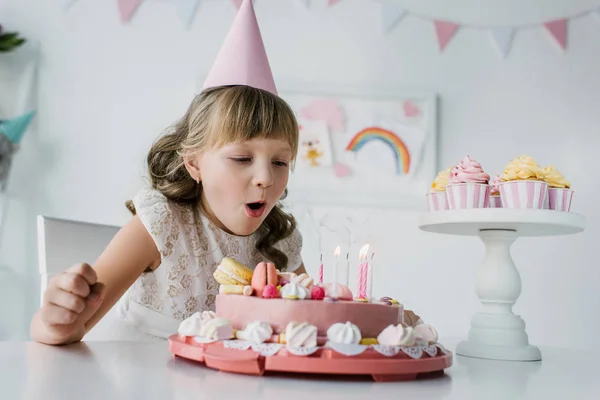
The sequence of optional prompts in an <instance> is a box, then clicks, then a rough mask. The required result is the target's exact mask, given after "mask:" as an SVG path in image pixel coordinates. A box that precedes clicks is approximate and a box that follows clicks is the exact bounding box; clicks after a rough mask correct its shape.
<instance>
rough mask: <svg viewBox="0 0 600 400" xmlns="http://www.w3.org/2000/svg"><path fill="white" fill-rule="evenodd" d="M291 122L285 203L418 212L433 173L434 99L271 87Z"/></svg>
mask: <svg viewBox="0 0 600 400" xmlns="http://www.w3.org/2000/svg"><path fill="white" fill-rule="evenodd" d="M279 95H280V96H281V97H282V98H283V99H285V100H286V101H287V102H288V103H289V104H290V105H291V107H292V108H293V109H294V112H295V114H296V116H297V118H298V123H299V131H300V141H299V152H298V159H297V162H296V164H295V166H294V170H293V172H292V174H291V176H290V183H289V192H290V195H289V199H290V200H289V201H290V202H292V203H295V202H307V203H308V204H313V205H332V206H342V207H375V208H378V207H386V208H387V207H392V208H420V207H421V206H422V204H425V197H424V196H425V193H427V192H428V190H429V187H430V185H431V181H432V179H433V178H434V177H435V175H436V173H437V169H438V165H437V160H438V154H437V146H438V132H437V129H438V128H437V112H438V104H437V103H438V100H437V96H436V94H435V93H434V92H432V91H429V90H425V89H416V88H411V87H403V86H394V85H386V86H380V87H377V86H372V85H368V86H367V85H365V86H339V87H336V86H331V85H317V84H302V85H292V84H288V85H279Z"/></svg>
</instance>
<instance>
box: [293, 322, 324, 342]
mask: <svg viewBox="0 0 600 400" xmlns="http://www.w3.org/2000/svg"><path fill="white" fill-rule="evenodd" d="M285 341H286V343H287V345H288V346H290V347H315V346H316V345H317V327H316V326H314V325H311V324H309V323H308V322H301V323H298V322H290V323H289V324H288V325H287V326H286V327H285Z"/></svg>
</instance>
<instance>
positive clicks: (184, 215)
mask: <svg viewBox="0 0 600 400" xmlns="http://www.w3.org/2000/svg"><path fill="white" fill-rule="evenodd" d="M132 202H133V205H134V206H135V212H136V214H137V215H138V216H139V218H140V220H141V221H142V224H143V225H144V227H145V228H146V230H147V231H148V233H149V234H150V236H151V237H152V239H153V240H154V242H155V243H156V245H157V247H158V250H159V251H160V253H161V254H162V255H163V257H164V256H165V255H166V254H169V253H170V250H171V249H172V248H173V247H174V246H175V245H176V244H177V243H178V242H181V241H192V240H193V239H194V238H192V237H190V236H191V235H192V234H193V235H195V236H196V235H198V234H200V232H199V231H198V229H197V227H196V226H195V224H194V212H193V209H192V208H191V207H190V206H188V205H185V204H179V203H177V202H175V201H171V200H169V199H167V198H166V197H165V195H163V194H162V193H161V192H159V191H158V190H156V189H152V188H144V189H141V190H140V191H138V192H137V193H136V195H135V196H134V197H133V199H132ZM192 228H194V229H192Z"/></svg>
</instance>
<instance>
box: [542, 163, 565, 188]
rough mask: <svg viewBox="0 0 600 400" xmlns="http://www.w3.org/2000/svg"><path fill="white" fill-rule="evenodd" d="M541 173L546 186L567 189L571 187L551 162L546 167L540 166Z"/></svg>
mask: <svg viewBox="0 0 600 400" xmlns="http://www.w3.org/2000/svg"><path fill="white" fill-rule="evenodd" d="M541 174H542V177H543V179H544V181H546V183H547V184H548V187H551V188H561V189H569V188H570V187H571V183H570V182H569V181H568V180H566V179H565V177H564V176H563V174H561V173H560V172H559V171H558V170H557V169H556V167H554V165H552V164H550V165H548V166H547V167H546V168H542V172H541Z"/></svg>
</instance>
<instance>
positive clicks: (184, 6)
mask: <svg viewBox="0 0 600 400" xmlns="http://www.w3.org/2000/svg"><path fill="white" fill-rule="evenodd" d="M173 4H175V7H176V8H177V14H179V18H181V21H182V22H183V24H184V26H185V28H186V29H189V27H190V26H191V25H192V21H193V20H194V16H195V15H196V10H198V6H199V5H200V0H175V1H174V2H173Z"/></svg>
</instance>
